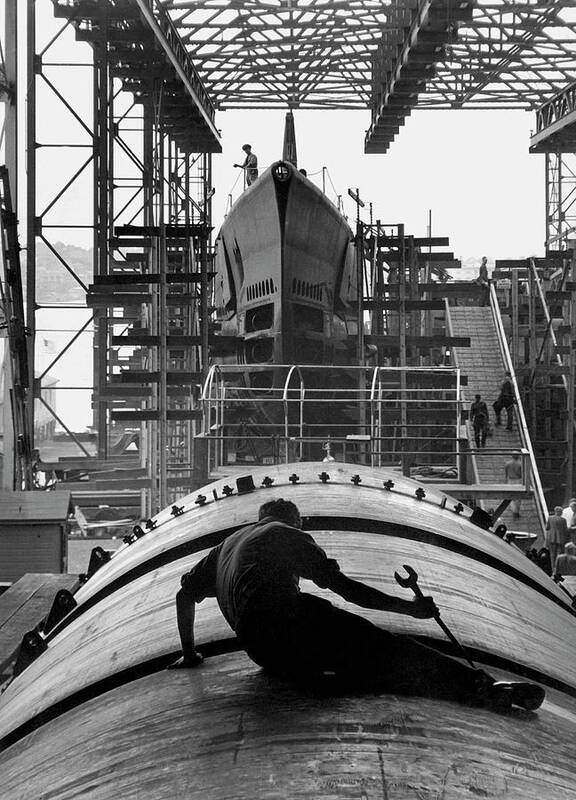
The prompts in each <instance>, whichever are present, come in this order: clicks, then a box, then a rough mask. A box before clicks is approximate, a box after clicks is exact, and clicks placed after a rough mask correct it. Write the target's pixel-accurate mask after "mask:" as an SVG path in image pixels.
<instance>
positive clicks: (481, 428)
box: [470, 372, 516, 448]
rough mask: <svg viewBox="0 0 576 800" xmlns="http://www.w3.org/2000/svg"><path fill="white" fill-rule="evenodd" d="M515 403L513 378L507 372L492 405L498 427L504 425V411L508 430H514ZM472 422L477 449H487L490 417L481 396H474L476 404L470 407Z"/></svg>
mask: <svg viewBox="0 0 576 800" xmlns="http://www.w3.org/2000/svg"><path fill="white" fill-rule="evenodd" d="M515 402H516V398H515V396H514V387H513V385H512V376H511V374H510V373H509V372H507V373H506V376H505V378H504V381H503V382H502V385H501V387H500V392H499V394H498V397H497V398H496V400H495V401H494V403H493V404H492V408H493V409H494V415H495V423H496V425H501V424H502V411H506V430H508V431H511V430H512V424H513V420H514V404H515ZM470 421H471V422H472V426H473V428H474V440H475V442H476V447H478V448H480V447H486V437H487V436H488V432H489V430H490V415H489V413H488V406H487V405H486V403H485V402H484V400H482V396H481V395H479V394H477V395H474V402H473V403H472V405H471V406H470Z"/></svg>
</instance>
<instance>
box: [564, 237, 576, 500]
mask: <svg viewBox="0 0 576 800" xmlns="http://www.w3.org/2000/svg"><path fill="white" fill-rule="evenodd" d="M570 245H571V246H572V247H573V248H575V249H576V240H574V239H572V240H571V241H570ZM570 280H571V281H572V285H574V281H576V252H573V253H572V257H571V265H570ZM575 331H576V302H575V299H574V291H572V292H571V297H570V356H569V364H570V374H569V375H568V398H567V406H568V409H567V410H568V414H567V416H568V419H567V420H566V440H567V441H566V487H565V490H564V500H565V502H566V504H568V502H569V500H570V498H571V497H572V496H573V494H574V487H573V483H574V381H575V380H576V350H575V346H576V341H575V340H574V335H575Z"/></svg>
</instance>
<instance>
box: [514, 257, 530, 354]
mask: <svg viewBox="0 0 576 800" xmlns="http://www.w3.org/2000/svg"><path fill="white" fill-rule="evenodd" d="M527 266H528V274H529V275H531V274H532V273H531V271H530V265H529V264H528V265H527ZM510 276H511V279H512V287H511V292H510V297H511V300H510V304H511V309H510V311H511V317H512V364H513V365H514V368H516V367H517V366H518V364H519V363H520V352H519V350H518V299H519V298H518V270H516V269H511V270H510ZM530 286H532V283H530ZM534 290H536V287H534Z"/></svg>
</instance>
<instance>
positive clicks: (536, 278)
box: [528, 258, 576, 424]
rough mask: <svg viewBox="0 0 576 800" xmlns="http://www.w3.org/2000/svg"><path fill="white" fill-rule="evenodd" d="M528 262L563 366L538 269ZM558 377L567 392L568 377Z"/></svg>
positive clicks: (557, 359)
mask: <svg viewBox="0 0 576 800" xmlns="http://www.w3.org/2000/svg"><path fill="white" fill-rule="evenodd" d="M528 264H529V267H530V271H531V273H532V277H533V278H534V285H535V286H536V289H537V291H538V297H539V298H540V303H541V304H542V310H543V312H544V317H545V319H546V326H547V328H549V335H550V341H551V342H552V345H553V347H554V350H555V358H556V363H557V364H558V366H560V367H563V366H564V364H563V363H562V357H561V356H560V353H559V352H558V350H557V348H558V340H557V339H556V333H555V332H554V328H553V326H552V317H551V316H550V310H549V308H548V303H547V301H546V295H545V294H544V290H543V289H542V280H541V278H540V276H539V275H538V270H537V269H536V265H535V263H534V259H533V258H529V259H528ZM560 286H562V284H560ZM560 377H561V378H562V383H563V384H564V390H565V391H566V393H568V378H567V377H566V375H561V376H560ZM575 424H576V421H575Z"/></svg>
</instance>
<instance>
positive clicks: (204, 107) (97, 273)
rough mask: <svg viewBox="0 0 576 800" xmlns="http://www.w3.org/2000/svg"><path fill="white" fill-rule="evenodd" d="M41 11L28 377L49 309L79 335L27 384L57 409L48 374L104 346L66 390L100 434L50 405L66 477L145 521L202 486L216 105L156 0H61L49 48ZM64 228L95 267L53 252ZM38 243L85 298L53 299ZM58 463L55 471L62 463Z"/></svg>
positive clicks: (32, 16) (30, 37)
mask: <svg viewBox="0 0 576 800" xmlns="http://www.w3.org/2000/svg"><path fill="white" fill-rule="evenodd" d="M37 6H38V4H37V3H34V2H32V0H30V1H29V2H28V7H27V10H28V16H27V25H26V31H27V56H28V69H29V75H30V80H29V84H28V98H27V99H28V108H27V154H28V169H27V175H28V187H27V203H28V211H27V229H28V237H27V240H28V241H27V304H26V305H27V318H26V325H27V328H28V330H29V332H30V334H31V335H30V340H29V352H28V358H29V363H30V365H31V366H30V370H33V369H34V364H35V363H36V359H35V342H36V340H37V338H38V336H37V329H38V324H37V321H38V315H39V314H41V313H42V311H43V310H52V311H56V312H58V313H59V314H60V315H61V321H62V323H63V322H64V320H65V319H66V318H68V319H69V323H68V324H67V325H63V327H65V328H67V329H68V330H69V332H70V333H72V334H73V335H72V336H70V337H69V338H68V340H67V341H66V342H64V343H63V344H62V346H60V347H59V349H58V351H57V352H56V353H53V356H54V357H53V358H51V359H50V363H49V364H48V365H47V366H45V365H43V367H42V369H40V370H38V369H37V370H36V374H35V375H34V374H33V373H32V372H31V378H30V379H31V381H32V382H33V386H34V396H35V398H37V399H39V400H40V401H41V402H43V403H44V404H45V405H47V404H46V402H45V400H44V396H45V393H44V392H43V388H44V383H43V382H44V380H45V379H47V376H48V375H49V372H50V370H51V369H53V368H54V367H55V366H56V365H57V364H58V363H59V362H61V359H63V358H65V357H66V356H67V355H68V356H70V355H71V354H74V352H75V351H76V353H78V352H80V351H81V352H84V348H80V347H79V342H80V341H82V340H84V341H85V337H87V336H88V337H93V343H94V346H93V353H94V356H93V365H92V367H93V378H92V380H91V381H90V382H89V385H88V382H87V385H86V386H84V387H78V386H71V387H64V386H60V387H58V388H59V389H62V390H65V389H70V390H79V389H80V388H82V389H83V390H84V391H89V392H91V393H92V409H93V434H92V435H91V436H88V437H85V436H80V435H78V433H77V432H76V431H75V430H74V429H73V426H72V425H69V424H67V422H66V419H64V418H63V417H64V415H63V414H62V415H61V414H59V413H58V412H57V410H56V409H55V408H54V407H50V406H48V407H49V411H50V412H51V413H52V414H53V416H54V417H55V419H56V420H57V421H58V423H59V425H60V426H61V427H62V428H63V429H64V431H65V432H66V434H67V438H68V440H69V441H71V442H73V443H74V445H75V451H73V453H72V455H70V453H69V451H66V452H65V457H66V459H67V463H66V466H67V467H68V468H69V469H72V468H76V469H81V470H82V471H83V472H84V473H85V474H86V475H87V477H88V478H89V479H90V480H88V481H86V484H87V485H86V487H85V489H86V491H87V492H88V491H92V492H93V493H95V494H98V493H99V492H103V493H104V494H105V492H106V488H105V487H106V481H107V480H110V479H113V480H114V482H115V489H116V490H125V491H126V493H127V494H131V496H132V498H133V499H132V501H129V500H127V502H126V504H127V505H130V504H132V503H133V504H134V506H135V507H137V513H138V514H146V515H149V514H150V513H153V511H154V510H155V509H156V508H158V507H160V506H162V505H165V504H166V503H167V502H169V501H170V499H171V498H172V496H173V493H178V494H180V493H181V491H182V486H184V485H185V486H190V485H191V482H193V480H194V475H193V461H194V456H193V452H192V443H193V439H194V432H195V427H194V426H195V420H196V418H197V411H196V409H195V403H196V401H197V397H198V390H197V388H196V387H197V386H198V385H199V384H200V383H201V380H202V375H203V372H205V370H206V369H207V357H208V326H209V319H210V307H211V300H210V291H211V290H210V276H211V272H210V270H211V230H212V228H211V202H210V200H211V196H212V193H213V191H212V185H211V180H212V178H211V153H212V152H218V151H219V150H220V143H219V135H218V132H217V131H216V128H215V127H214V107H213V105H212V104H211V102H210V99H209V97H208V95H207V94H206V92H205V90H204V88H203V86H202V82H201V80H200V79H199V77H198V74H197V73H196V70H195V68H194V65H193V64H192V62H191V60H190V58H189V56H188V55H187V54H186V52H185V51H184V50H183V48H182V46H181V44H180V43H179V39H178V35H177V33H176V31H175V29H174V26H173V25H172V22H171V21H170V19H169V17H168V16H167V15H166V14H165V12H164V10H163V9H162V6H161V5H160V4H159V3H157V2H154V0H151V1H150V2H138V1H136V0H131V2H129V3H124V4H122V6H121V7H118V6H117V4H114V3H112V2H105V3H97V4H96V3H92V2H74V3H71V2H65V0H54V2H53V11H54V14H55V16H56V18H57V19H59V20H61V22H60V27H59V29H58V30H56V32H55V33H54V34H53V35H52V31H50V33H48V34H47V33H45V31H44V26H42V27H41V31H40V37H41V38H42V42H41V43H40V42H38V27H37V19H36V16H37V13H38V8H37ZM43 10H45V9H43ZM71 33H73V34H74V37H75V39H76V40H77V41H80V42H85V43H87V44H88V47H86V46H84V48H83V49H82V48H80V50H79V52H82V53H83V55H84V58H83V60H82V61H73V62H72V61H70V60H68V59H67V60H64V59H63V58H62V52H63V51H66V42H68V44H69V39H70V35H71ZM71 70H77V71H78V72H82V73H83V76H84V77H83V85H84V87H85V91H84V92H83V93H80V94H79V93H78V91H77V86H75V87H74V90H72V89H71V88H70V86H69V85H68V83H67V81H66V76H67V75H69V74H70V71H71ZM40 91H42V92H44V94H46V93H48V94H49V95H50V99H51V102H52V104H53V105H54V106H55V107H57V109H60V110H61V111H62V113H63V114H66V115H67V117H68V119H69V120H72V121H73V122H74V125H75V136H74V140H73V141H70V139H69V140H68V141H61V140H60V139H59V138H58V137H57V134H56V137H57V138H56V140H55V139H54V134H55V130H54V126H53V124H52V125H51V128H50V129H48V128H47V127H46V123H48V122H50V123H53V122H54V119H58V110H56V111H55V112H54V118H52V119H49V118H48V117H47V115H46V113H45V111H44V113H40V111H39V108H40V105H41V103H45V98H44V97H43V98H42V99H40V98H39V92H40ZM67 91H68V93H67ZM56 130H57V129H56ZM64 153H65V156H63V154H64ZM47 154H50V156H49V157H53V158H54V159H57V158H60V163H61V164H62V169H61V181H60V182H52V183H51V184H50V185H49V186H46V181H45V179H44V174H45V172H44V166H45V159H46V158H47ZM52 154H53V156H52ZM41 158H43V159H44V163H40V159H41ZM75 192H76V194H74V193H75ZM80 192H81V193H82V195H83V199H82V204H81V208H80V209H78V203H77V202H76V203H74V197H76V198H77V196H78V193H80ZM73 206H74V207H73ZM63 231H68V232H70V233H73V234H74V233H76V234H78V233H81V234H82V235H83V236H84V237H90V238H91V241H92V253H91V261H92V264H91V267H90V269H88V270H87V269H86V268H85V265H84V268H83V269H82V265H81V264H79V263H78V261H75V257H74V255H75V254H74V253H71V254H70V256H69V255H68V252H67V251H66V250H65V251H64V252H63V250H62V248H61V247H59V246H58V244H57V241H56V237H57V236H58V235H62V232H63ZM39 245H40V246H41V248H42V251H43V252H46V251H48V252H49V253H50V254H51V256H52V259H53V260H55V261H56V262H57V266H56V270H55V272H56V271H60V272H62V273H63V274H64V275H65V276H66V280H67V282H68V283H67V287H70V285H72V286H73V287H75V289H74V291H73V292H69V291H68V289H67V290H66V291H62V292H61V294H62V295H63V299H62V300H61V299H60V298H57V299H55V298H54V292H55V290H54V286H55V281H56V285H58V279H57V278H56V277H55V276H51V280H50V281H46V280H40V279H39V273H38V266H37V265H38V247H39ZM70 296H72V298H73V299H72V300H69V299H67V298H69V297H70ZM71 312H73V313H71ZM79 312H81V313H83V318H82V320H81V321H80V323H79V322H78V313H79ZM73 314H74V316H73ZM76 358H79V360H81V358H82V356H80V357H79V356H78V355H76ZM38 373H39V374H38ZM30 414H31V417H32V415H33V411H31V412H30ZM39 444H41V443H39ZM53 451H54V449H53V450H52V451H51V454H50V456H49V457H47V458H46V457H45V459H44V461H43V467H44V468H45V469H51V468H57V467H58V466H59V465H58V463H57V460H56V459H55V456H54V455H53ZM56 453H57V448H56ZM111 471H112V472H111ZM88 483H89V484H90V485H89V486H88ZM100 499H101V500H105V497H104V496H102V497H101V498H100Z"/></svg>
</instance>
